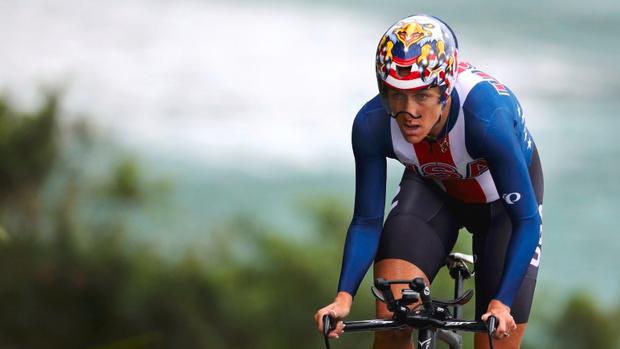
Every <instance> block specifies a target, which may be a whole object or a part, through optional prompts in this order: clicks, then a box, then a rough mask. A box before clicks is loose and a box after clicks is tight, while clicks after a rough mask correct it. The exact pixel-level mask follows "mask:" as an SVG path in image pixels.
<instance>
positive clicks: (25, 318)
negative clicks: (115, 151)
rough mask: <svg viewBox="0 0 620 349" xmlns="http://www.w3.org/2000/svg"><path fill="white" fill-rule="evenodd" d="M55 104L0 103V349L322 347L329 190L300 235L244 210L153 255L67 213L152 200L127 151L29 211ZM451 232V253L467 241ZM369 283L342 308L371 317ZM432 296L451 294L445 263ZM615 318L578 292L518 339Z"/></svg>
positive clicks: (340, 226) (52, 133) (612, 322)
mask: <svg viewBox="0 0 620 349" xmlns="http://www.w3.org/2000/svg"><path fill="white" fill-rule="evenodd" d="M58 101H59V99H58V96H57V95H54V94H50V95H48V97H47V99H46V101H45V103H44V104H43V105H42V106H41V107H40V108H39V109H38V110H36V111H34V112H31V113H21V112H17V111H15V110H14V109H13V108H12V107H11V106H10V104H9V103H8V102H7V100H6V99H0V212H1V213H2V214H1V215H0V275H2V278H0V309H2V311H0V348H94V349H129V348H221V349H228V348H230V349H236V348H258V349H261V348H264V349H274V348H276V349H277V348H291V347H293V348H300V349H304V348H308V349H310V348H321V347H322V343H321V338H320V336H319V335H318V333H317V331H316V329H315V325H314V323H313V314H314V312H315V311H316V310H317V309H318V308H319V307H321V306H323V305H325V304H326V303H328V302H329V301H330V299H331V298H332V297H333V296H334V294H335V291H336V289H335V286H336V281H337V278H338V274H339V269H340V258H341V253H342V244H343V241H344V232H345V231H346V227H347V225H348V221H349V219H350V218H349V216H350V208H348V207H346V206H345V205H344V204H343V203H342V202H340V201H338V200H336V199H330V198H320V199H312V200H310V201H308V202H306V203H305V204H303V205H302V206H301V208H300V212H301V213H302V214H300V218H299V219H307V220H310V221H311V222H313V224H314V229H313V230H314V233H313V234H310V235H308V234H298V233H297V232H288V233H287V232H282V231H274V230H273V229H271V228H270V227H268V226H264V225H261V224H258V223H257V222H256V221H255V220H254V219H253V217H251V216H248V215H244V216H237V217H229V218H227V219H224V218H223V219H222V220H221V221H220V222H219V224H217V225H215V226H213V227H211V228H210V229H209V230H208V231H205V234H209V236H210V243H209V246H208V247H207V248H206V249H204V250H188V251H187V253H186V254H185V256H184V257H183V258H181V259H179V260H177V261H171V260H169V259H164V258H162V257H161V256H159V255H158V254H157V253H156V252H155V249H154V248H153V247H151V246H149V245H148V244H145V243H136V242H129V241H128V239H127V237H126V236H127V235H128V234H129V233H131V232H126V231H125V229H126V228H125V224H124V222H123V221H122V219H119V218H118V216H109V218H108V219H107V220H104V221H97V222H96V223H91V224H85V223H83V222H81V221H78V220H76V219H75V215H76V212H77V210H78V209H79V205H78V204H77V198H78V197H80V196H83V195H88V198H87V199H88V200H90V201H97V200H108V201H109V200H113V201H114V202H116V203H117V204H118V205H120V206H122V205H123V204H125V203H128V202H129V203H132V204H133V205H136V204H137V205H140V204H144V202H145V201H148V200H153V198H150V197H149V196H148V195H145V193H146V192H148V191H149V190H150V189H149V186H148V185H146V184H145V183H144V182H145V180H144V177H143V175H142V173H141V171H140V167H139V164H138V162H137V161H135V160H133V159H132V158H127V157H125V158H123V160H121V161H120V162H118V164H117V166H113V170H112V171H111V173H110V174H109V177H110V178H109V179H108V180H106V181H105V182H106V183H108V185H105V190H104V191H105V192H104V193H101V192H99V191H87V190H86V189H85V187H87V186H88V184H85V183H84V181H83V180H76V177H79V176H80V175H79V172H77V173H76V172H69V174H68V175H67V174H66V173H65V174H66V175H67V176H69V179H68V180H66V181H65V182H63V183H65V185H62V186H61V190H56V191H52V192H53V193H55V194H54V195H55V196H56V198H54V199H53V200H52V202H54V203H55V209H54V210H42V209H39V208H40V207H41V205H40V203H39V201H40V200H41V196H42V191H43V189H44V187H45V186H46V185H49V182H50V178H51V177H53V176H52V174H53V173H54V171H55V169H58V167H59V166H58V162H59V161H60V160H59V159H61V158H62V156H61V155H62V153H63V152H65V153H67V152H68V150H67V149H64V148H63V144H67V143H70V142H61V141H60V140H61V139H62V137H67V135H66V134H65V133H61V132H60V131H59V130H60V127H59V124H58V120H59V119H60V118H59V108H58ZM79 129H80V130H82V131H83V130H85V128H84V127H83V125H81V126H80V127H79ZM87 133H88V132H80V137H86V136H84V135H85V134H87ZM86 193H87V194H86ZM157 199H158V200H159V199H161V197H158V198H157ZM15 217H21V218H20V219H15ZM121 217H122V216H121ZM40 222H46V223H47V224H46V225H43V224H39V223H40ZM44 227H47V228H44ZM50 227H51V228H50ZM46 229H47V230H50V234H43V233H42V231H44V230H46ZM174 233H175V232H170V234H174ZM462 235H463V238H462V239H460V242H459V244H460V245H459V249H461V250H463V249H465V250H467V249H466V248H465V246H466V245H467V244H468V236H467V234H462ZM368 281H369V280H368V278H367V279H366V280H365V282H364V284H363V285H362V287H361V288H360V292H359V294H358V295H357V296H356V301H355V304H354V309H353V313H352V314H351V318H367V317H372V316H373V311H374V303H373V300H372V299H371V296H370V294H369V292H367V290H368V286H369V282H368ZM469 287H471V284H470V285H469ZM433 292H434V293H435V294H436V295H438V296H440V297H443V298H448V297H450V296H451V293H452V290H451V284H450V280H449V279H448V277H447V275H446V273H445V272H443V273H442V274H441V275H440V276H439V277H438V279H437V280H436V283H435V284H434V285H433ZM619 315H620V307H618V308H616V309H600V308H599V306H597V305H596V304H595V303H594V302H593V300H592V299H590V298H588V296H587V295H584V294H579V295H576V296H574V297H573V298H571V299H570V300H569V301H568V303H567V304H566V306H565V308H564V309H563V310H562V311H560V312H559V313H558V315H557V317H555V318H554V319H552V320H550V321H549V322H548V324H547V325H546V326H547V327H546V333H547V336H548V338H546V340H545V341H544V343H545V345H544V346H543V345H540V344H537V343H535V342H528V343H526V344H527V345H526V346H527V347H528V348H542V347H545V348H549V347H551V348H590V347H605V348H613V347H616V348H617V347H618V345H619V343H618V332H619V328H618V325H617V324H618V320H619V317H620V316H619ZM466 316H468V317H471V316H472V313H471V307H470V309H469V310H468V312H466ZM371 342H372V335H370V334H356V335H350V336H343V338H342V339H341V340H340V341H337V342H335V343H334V344H333V346H334V348H354V347H356V348H357V347H367V348H369V347H370V343H371ZM470 342H471V341H467V343H466V344H467V347H471V345H470Z"/></svg>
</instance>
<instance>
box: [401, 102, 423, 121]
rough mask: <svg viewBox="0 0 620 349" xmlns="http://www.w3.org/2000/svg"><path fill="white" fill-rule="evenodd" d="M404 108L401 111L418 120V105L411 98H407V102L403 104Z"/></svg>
mask: <svg viewBox="0 0 620 349" xmlns="http://www.w3.org/2000/svg"><path fill="white" fill-rule="evenodd" d="M404 108H405V109H403V111H406V112H407V113H409V114H411V116H413V118H414V119H418V118H419V117H420V112H421V111H420V105H418V103H417V102H416V101H415V99H414V98H413V97H412V96H410V97H409V98H407V102H406V103H405V105H404Z"/></svg>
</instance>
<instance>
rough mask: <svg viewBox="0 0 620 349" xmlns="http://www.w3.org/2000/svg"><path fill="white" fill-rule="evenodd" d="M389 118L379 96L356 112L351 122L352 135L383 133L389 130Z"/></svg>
mask: <svg viewBox="0 0 620 349" xmlns="http://www.w3.org/2000/svg"><path fill="white" fill-rule="evenodd" d="M389 123H390V118H389V115H388V114H387V112H386V111H385V109H384V108H383V104H382V102H381V97H380V96H379V95H377V96H375V97H373V98H372V99H370V100H369V101H368V102H366V103H365V104H364V105H363V106H362V108H361V109H360V110H359V111H358V112H357V115H356V116H355V120H354V121H353V133H354V134H355V133H363V134H368V133H379V134H381V133H385V131H386V130H387V129H389Z"/></svg>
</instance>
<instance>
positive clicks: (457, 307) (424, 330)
mask: <svg viewBox="0 0 620 349" xmlns="http://www.w3.org/2000/svg"><path fill="white" fill-rule="evenodd" d="M473 262H474V260H473V256H470V255H466V254H462V253H451V254H450V255H449V256H448V258H447V259H446V267H447V268H448V271H449V273H450V276H451V277H452V278H453V279H454V299H453V300H449V301H442V300H436V299H432V297H431V292H430V289H429V288H428V286H426V285H425V284H424V280H423V279H422V278H415V279H412V280H385V279H382V278H378V279H376V280H375V282H374V286H372V287H371V292H372V294H373V295H374V296H375V298H377V299H378V300H380V301H382V302H384V303H385V304H386V306H387V308H388V310H389V311H390V312H392V313H393V314H394V315H393V316H392V318H391V319H371V320H356V321H345V322H344V325H345V326H344V332H345V333H347V332H361V331H384V330H396V329H403V328H407V327H411V328H415V329H417V330H418V343H417V344H418V345H417V348H418V349H434V348H435V346H436V342H437V339H439V340H441V341H443V342H445V343H446V344H448V346H449V347H450V349H460V348H461V347H462V335H461V334H460V333H459V331H466V332H486V333H487V334H488V336H489V346H490V348H491V349H493V336H494V334H495V329H496V326H497V319H496V318H495V317H493V316H491V317H490V318H489V319H488V321H487V322H486V323H485V322H483V321H468V320H462V319H461V316H462V308H461V307H462V306H463V305H465V304H466V303H467V302H469V301H470V300H471V298H472V297H473V294H474V291H473V290H471V289H470V290H467V292H464V293H463V283H464V280H466V279H469V278H470V277H471V276H472V275H473V274H474V273H473V272H472V271H470V270H469V267H468V266H467V264H468V263H469V264H473ZM391 285H407V286H409V288H404V289H403V290H402V296H401V298H400V299H398V300H397V299H395V298H394V294H393V293H392V289H391V287H390V286H391ZM419 301H421V302H420V303H419V305H417V306H416V307H414V308H413V309H410V308H409V306H410V305H412V304H416V303H418V302H419ZM450 307H453V313H454V316H453V315H452V314H453V313H452V312H450V310H449V308H450ZM334 328H335V322H334V319H332V318H331V317H330V316H329V315H325V316H323V336H324V339H325V347H326V349H330V344H329V337H328V334H329V332H331V331H332V330H333V329H334Z"/></svg>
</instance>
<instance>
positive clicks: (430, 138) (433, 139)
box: [424, 113, 441, 142]
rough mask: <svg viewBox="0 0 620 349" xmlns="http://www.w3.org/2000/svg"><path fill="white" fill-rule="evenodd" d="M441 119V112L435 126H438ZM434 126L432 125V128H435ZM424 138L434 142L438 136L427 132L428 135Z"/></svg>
mask: <svg viewBox="0 0 620 349" xmlns="http://www.w3.org/2000/svg"><path fill="white" fill-rule="evenodd" d="M440 121H441V113H439V116H438V117H437V121H435V124H434V125H433V127H435V126H437V125H438V124H439V122H440ZM433 127H431V130H432V129H433ZM424 139H425V140H427V141H428V142H434V141H436V140H437V137H436V136H433V135H431V134H427V135H426V137H424Z"/></svg>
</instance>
